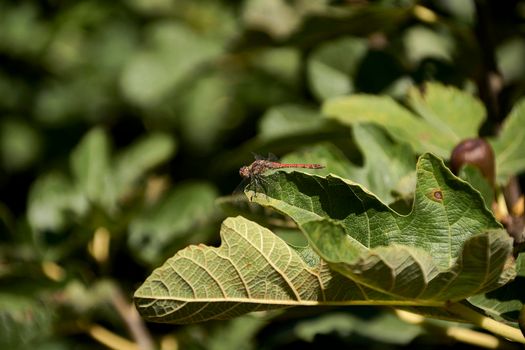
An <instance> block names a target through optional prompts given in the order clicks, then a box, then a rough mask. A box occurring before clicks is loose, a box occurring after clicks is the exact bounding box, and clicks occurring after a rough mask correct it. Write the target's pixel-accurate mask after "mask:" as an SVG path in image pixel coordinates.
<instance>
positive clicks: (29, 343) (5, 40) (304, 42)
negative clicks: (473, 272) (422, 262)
mask: <svg viewBox="0 0 525 350" xmlns="http://www.w3.org/2000/svg"><path fill="white" fill-rule="evenodd" d="M524 34H525V1H518V0H509V1H504V2H496V1H482V0H480V1H468V0H464V1H453V0H444V1H437V0H436V1H415V0H397V1H396V0H382V1H366V0H347V1H328V0H230V1H227V0H224V1H219V0H216V1H213V0H202V1H191V0H121V1H94V0H83V1H68V0H42V1H29V0H28V1H9V0H0V347H2V348H5V349H15V348H28V349H97V348H100V349H106V348H108V347H112V348H118V349H135V348H139V347H138V346H140V348H142V349H153V348H156V347H159V348H162V349H177V348H182V349H223V348H224V349H226V348H227V349H255V348H262V349H265V348H268V349H269V348H272V349H277V348H284V347H287V348H289V347H293V346H298V347H301V348H303V349H304V348H319V347H320V346H321V345H322V346H327V345H336V346H337V345H339V346H351V345H357V346H360V347H366V348H397V347H399V348H409V347H412V346H414V347H415V346H421V345H425V346H428V347H438V346H443V345H444V344H446V345H451V344H450V343H448V341H447V339H446V337H435V336H431V335H429V333H428V330H425V329H423V328H422V327H419V326H412V325H408V324H406V323H403V322H401V321H399V319H397V318H396V317H395V316H393V315H392V314H389V313H385V312H383V310H380V309H372V308H356V309H355V310H353V309H348V308H346V309H344V310H336V309H328V310H318V309H316V310H307V311H305V310H299V311H290V312H284V313H276V314H275V315H274V316H272V318H268V317H266V318H265V317H263V316H260V315H259V316H258V315H255V316H254V315H248V316H245V317H243V318H240V319H236V320H233V321H224V322H209V323H207V324H203V325H192V326H167V325H154V324H148V325H144V324H143V323H141V321H140V319H138V316H137V315H136V314H135V313H133V309H132V306H131V302H132V295H133V292H134V290H135V289H136V288H137V287H138V286H139V285H140V283H141V282H142V281H143V280H144V279H145V278H146V277H147V276H148V275H149V274H150V272H151V271H152V270H153V269H154V268H155V267H157V266H159V265H160V264H162V263H163V262H164V261H165V260H166V259H167V258H168V257H170V256H172V255H173V254H175V252H176V251H177V250H179V249H182V248H183V247H185V246H187V245H188V244H193V243H206V244H214V245H217V244H219V235H218V232H219V227H220V223H221V221H222V220H223V219H224V218H225V217H226V216H227V215H232V214H233V213H235V210H233V209H232V206H230V205H228V203H227V200H225V199H224V198H222V199H219V197H224V196H229V195H230V194H231V193H232V191H233V190H234V189H235V187H236V186H237V185H238V183H239V182H240V178H239V175H238V169H239V167H240V166H241V165H244V164H249V163H250V162H251V161H252V160H253V156H252V154H251V152H255V153H258V154H262V155H266V154H267V153H268V152H272V153H275V154H277V155H278V156H283V155H285V154H286V153H288V152H292V151H301V150H304V149H307V147H309V146H312V145H313V144H316V143H319V142H324V143H330V144H333V145H335V146H336V147H338V148H339V149H340V150H341V151H342V152H343V153H344V154H345V155H346V156H347V157H348V158H349V159H351V160H352V161H354V162H355V163H356V164H359V163H360V162H361V161H362V157H361V154H360V153H359V151H358V149H357V148H356V146H355V143H354V142H353V140H352V137H351V130H350V129H349V128H347V127H344V126H341V125H338V124H336V123H335V122H334V121H330V120H328V119H324V118H322V116H321V115H320V112H319V108H320V106H321V105H322V104H323V101H326V100H328V99H330V98H333V97H337V96H341V95H349V94H354V93H370V94H383V95H390V96H392V97H393V98H395V99H399V100H401V101H402V99H403V98H404V96H405V94H406V92H407V90H408V89H409V88H410V87H411V86H414V85H417V86H419V85H420V84H422V83H423V82H425V81H439V82H442V83H445V84H451V85H455V86H456V87H459V88H461V89H464V90H467V91H469V92H472V93H474V94H476V95H478V96H479V97H480V98H481V99H482V101H483V103H484V104H485V107H486V109H487V113H488V119H487V122H486V123H485V125H484V127H483V129H482V133H484V134H486V135H491V134H494V133H495V132H496V131H497V128H498V125H499V124H500V122H501V121H502V120H503V118H504V116H505V115H506V114H507V113H508V111H509V110H510V109H511V107H512V105H513V104H514V103H515V102H516V100H517V99H518V98H520V97H522V96H523V95H524V94H525V64H524V59H525V36H524ZM221 201H222V202H221ZM225 201H226V202H225ZM221 203H222V204H221ZM225 203H226V204H225ZM251 210H252V212H251V214H253V215H255V214H254V213H253V210H256V209H251ZM378 330H380V331H378Z"/></svg>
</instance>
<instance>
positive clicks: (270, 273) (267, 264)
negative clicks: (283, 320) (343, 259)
mask: <svg viewBox="0 0 525 350" xmlns="http://www.w3.org/2000/svg"><path fill="white" fill-rule="evenodd" d="M221 240H222V244H221V246H220V247H218V248H214V247H207V246H204V245H198V246H189V247H187V248H185V249H183V250H181V251H179V252H178V253H177V254H175V256H174V257H172V258H170V259H168V260H167V261H166V262H165V263H164V265H163V266H161V267H160V268H158V269H156V270H155V271H153V273H152V274H151V275H150V276H149V277H148V279H147V280H146V281H145V282H144V284H143V285H142V286H141V287H140V288H139V289H138V290H137V291H136V292H135V304H136V306H137V308H138V310H139V312H140V313H141V314H142V316H143V317H144V318H146V319H147V320H149V321H154V322H169V323H193V322H200V321H205V320H209V319H227V318H232V317H235V316H239V315H242V314H244V313H247V312H250V311H260V310H271V309H276V308H283V307H289V306H300V305H303V306H308V305H310V306H312V305H352V304H357V305H359V304H374V303H377V304H392V303H395V304H397V303H400V304H408V305H410V304H413V302H412V301H395V302H394V301H393V299H392V298H391V297H390V296H388V295H385V294H382V293H378V292H375V291H373V290H371V289H368V288H366V287H364V286H361V287H360V286H357V284H355V283H354V282H352V281H351V280H349V279H347V278H345V277H343V276H342V275H340V274H338V273H336V272H333V271H331V270H330V269H329V268H328V266H327V264H326V263H325V262H324V261H322V260H320V259H319V257H318V256H317V255H316V254H315V253H313V251H311V250H308V249H307V250H303V251H295V250H293V249H292V248H290V246H288V245H287V244H286V243H285V242H284V241H283V240H281V239H280V238H279V237H277V236H276V235H274V234H273V233H272V232H271V231H270V230H268V229H266V228H264V227H262V226H259V225H258V224H256V223H254V222H252V221H249V220H247V219H245V218H243V217H236V218H228V219H226V220H225V221H224V222H223V225H222V228H221ZM429 304H430V305H433V304H439V303H434V302H430V303H429Z"/></svg>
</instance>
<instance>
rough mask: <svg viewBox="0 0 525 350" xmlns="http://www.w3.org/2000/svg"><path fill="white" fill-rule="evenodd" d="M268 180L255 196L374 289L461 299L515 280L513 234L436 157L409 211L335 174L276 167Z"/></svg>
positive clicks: (429, 159) (421, 167)
mask: <svg viewBox="0 0 525 350" xmlns="http://www.w3.org/2000/svg"><path fill="white" fill-rule="evenodd" d="M267 182H268V183H269V186H267V188H266V189H265V190H266V191H265V192H266V193H264V194H262V193H259V194H257V195H256V196H255V197H254V199H255V201H256V202H257V203H259V204H261V205H263V206H269V207H273V208H275V209H277V210H278V211H280V212H282V213H284V214H286V215H288V216H290V217H291V218H292V219H294V221H295V222H296V223H297V224H298V225H299V227H300V228H301V230H302V231H303V232H304V233H305V234H306V235H307V237H308V239H309V241H310V244H311V246H312V247H313V248H314V250H315V251H316V252H317V253H319V255H320V256H321V257H322V258H323V259H324V260H326V261H327V262H328V263H329V264H330V266H331V267H332V268H334V269H335V270H337V271H338V272H340V273H342V274H344V275H345V276H347V277H349V278H351V279H352V280H354V281H356V282H358V283H360V284H363V285H366V286H368V287H370V288H373V289H376V290H378V291H381V292H383V293H388V294H390V295H392V296H394V297H396V298H399V299H403V298H409V299H416V300H427V301H428V300H434V301H446V300H461V299H464V298H466V297H468V296H471V295H474V294H477V293H480V292H482V291H487V290H490V289H495V288H497V287H499V286H500V285H502V284H504V283H506V282H508V281H509V280H510V279H511V278H512V277H513V273H514V271H513V269H512V267H510V268H509V267H507V266H505V264H506V262H507V258H508V257H509V254H510V252H511V251H512V241H511V239H510V238H509V237H508V235H507V234H506V232H505V231H504V230H502V229H501V226H500V224H499V223H498V222H497V221H496V220H495V219H494V217H493V216H492V214H491V213H490V211H489V210H488V209H487V208H486V206H485V204H484V201H483V199H482V198H481V196H480V194H479V192H477V191H476V190H474V189H473V188H472V187H471V186H470V185H468V184H467V183H465V182H464V181H462V180H460V179H459V178H457V177H455V176H454V175H453V174H452V173H451V172H450V171H449V170H448V169H447V168H446V167H445V166H444V164H443V162H442V161H441V160H440V159H438V158H436V157H435V156H433V155H430V154H426V155H424V156H422V157H421V158H420V160H419V162H418V166H417V186H416V192H415V199H414V203H413V208H412V211H411V212H410V213H409V214H407V215H401V214H398V213H396V212H395V211H394V210H392V209H391V208H389V207H388V206H387V205H385V204H383V203H382V202H381V201H380V200H379V199H378V198H377V197H376V196H374V195H373V194H372V193H370V192H368V191H367V190H366V189H364V188H363V187H361V186H360V185H357V184H355V183H353V182H351V181H348V180H344V179H341V178H338V177H335V176H327V177H325V178H323V177H320V176H311V175H306V174H302V173H296V172H294V173H284V172H277V173H275V174H272V175H270V176H268V177H267ZM249 190H250V189H249ZM251 190H253V189H251ZM247 195H248V196H253V193H250V191H248V192H247Z"/></svg>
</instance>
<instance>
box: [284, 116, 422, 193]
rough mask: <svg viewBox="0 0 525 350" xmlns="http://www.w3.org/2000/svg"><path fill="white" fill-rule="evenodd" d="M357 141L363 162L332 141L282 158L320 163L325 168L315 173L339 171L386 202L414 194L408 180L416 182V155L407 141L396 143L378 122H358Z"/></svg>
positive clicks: (298, 161) (336, 172) (292, 161)
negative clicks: (354, 160)
mask: <svg viewBox="0 0 525 350" xmlns="http://www.w3.org/2000/svg"><path fill="white" fill-rule="evenodd" d="M352 134H353V137H354V141H355V143H356V144H357V146H358V148H359V150H360V151H361V152H362V156H363V166H357V165H354V164H353V163H351V162H350V161H349V160H348V159H347V158H346V157H345V156H344V154H343V153H342V152H341V151H340V150H339V149H337V148H336V147H334V146H332V145H329V144H327V145H318V146H315V147H312V148H309V149H308V150H306V151H304V152H296V153H294V154H290V155H288V156H286V157H284V158H283V159H282V161H283V162H285V163H317V164H322V165H324V166H325V168H324V169H320V170H315V171H311V172H310V173H311V174H317V175H328V174H330V173H331V174H335V175H338V176H340V177H343V178H346V179H351V180H352V181H354V182H356V183H359V184H361V185H363V186H364V187H366V188H368V189H369V190H371V191H372V192H373V193H374V194H376V195H377V196H378V197H379V198H380V199H381V200H382V201H384V202H385V203H391V202H392V201H393V200H394V195H393V192H396V193H397V194H398V195H399V194H403V195H406V196H409V195H411V193H410V192H411V191H413V188H410V189H409V191H410V192H408V191H406V189H405V188H404V182H406V181H408V182H413V181H412V180H413V177H414V176H413V175H414V174H413V168H414V164H415V155H414V154H413V153H412V151H411V149H410V147H409V146H408V145H407V144H402V143H395V142H392V140H390V139H389V138H388V136H387V135H386V134H385V133H384V132H383V131H382V130H381V129H380V128H378V127H376V126H374V125H367V124H363V125H355V126H354V127H353V128H352ZM414 181H415V180H414Z"/></svg>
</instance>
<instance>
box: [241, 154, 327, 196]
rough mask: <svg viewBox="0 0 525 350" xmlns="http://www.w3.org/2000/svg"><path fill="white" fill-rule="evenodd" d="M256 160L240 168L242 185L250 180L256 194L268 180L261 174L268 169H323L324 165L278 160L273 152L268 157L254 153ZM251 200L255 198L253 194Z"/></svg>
mask: <svg viewBox="0 0 525 350" xmlns="http://www.w3.org/2000/svg"><path fill="white" fill-rule="evenodd" d="M254 156H255V160H254V161H253V162H252V164H250V165H246V166H243V167H241V168H240V169H239V175H241V177H242V178H243V182H241V185H240V186H244V185H245V184H246V182H247V181H249V183H250V185H251V187H252V188H253V189H254V190H255V192H254V195H256V194H257V189H258V188H263V189H264V186H263V185H264V183H265V181H266V180H264V178H263V177H262V176H261V175H262V174H264V173H265V172H266V171H268V170H273V169H285V168H301V169H323V168H324V165H321V164H307V163H280V162H278V161H277V157H276V156H275V155H273V154H271V153H270V154H269V155H268V158H267V159H265V158H263V157H261V156H259V155H256V154H254ZM254 195H252V197H251V198H250V200H252V199H253V196H254Z"/></svg>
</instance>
